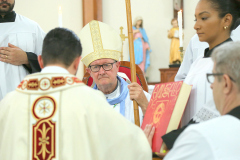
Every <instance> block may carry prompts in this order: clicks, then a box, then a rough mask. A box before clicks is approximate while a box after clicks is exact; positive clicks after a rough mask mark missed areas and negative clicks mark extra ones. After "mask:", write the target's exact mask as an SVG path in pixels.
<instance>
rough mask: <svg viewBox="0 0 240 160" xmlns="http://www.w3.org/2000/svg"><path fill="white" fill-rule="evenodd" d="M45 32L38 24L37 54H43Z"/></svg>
mask: <svg viewBox="0 0 240 160" xmlns="http://www.w3.org/2000/svg"><path fill="white" fill-rule="evenodd" d="M45 35H46V34H45V32H44V31H43V30H42V28H41V27H40V26H39V25H38V24H37V26H36V37H35V43H36V44H35V54H36V55H37V56H39V55H41V54H42V46H43V40H44V37H45Z"/></svg>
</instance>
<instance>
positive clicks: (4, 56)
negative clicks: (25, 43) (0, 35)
mask: <svg viewBox="0 0 240 160" xmlns="http://www.w3.org/2000/svg"><path fill="white" fill-rule="evenodd" d="M8 46H9V47H0V61H2V62H6V63H10V64H12V65H16V66H19V65H22V64H29V62H28V58H27V53H26V52H24V51H23V50H22V49H20V48H19V47H17V46H14V45H12V44H11V43H8Z"/></svg>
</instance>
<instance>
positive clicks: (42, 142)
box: [37, 123, 51, 159]
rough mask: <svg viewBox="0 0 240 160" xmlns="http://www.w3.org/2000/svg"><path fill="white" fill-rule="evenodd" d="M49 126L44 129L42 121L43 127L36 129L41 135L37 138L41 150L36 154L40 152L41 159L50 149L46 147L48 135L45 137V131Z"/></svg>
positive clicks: (46, 131)
mask: <svg viewBox="0 0 240 160" xmlns="http://www.w3.org/2000/svg"><path fill="white" fill-rule="evenodd" d="M50 129H51V128H48V129H46V125H45V123H43V128H42V130H41V129H38V131H39V132H40V133H41V135H42V137H40V138H39V141H40V143H39V144H38V145H39V146H42V148H41V150H40V151H39V152H38V154H37V155H40V154H42V157H43V159H45V158H46V152H47V153H50V151H49V150H48V149H47V144H49V137H47V133H48V131H49V130H50Z"/></svg>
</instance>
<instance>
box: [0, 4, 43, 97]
mask: <svg viewBox="0 0 240 160" xmlns="http://www.w3.org/2000/svg"><path fill="white" fill-rule="evenodd" d="M14 5H15V0H0V101H1V99H2V98H3V97H4V96H5V95H6V94H7V93H8V92H11V91H13V90H14V89H15V88H16V87H17V86H18V84H19V83H20V82H21V81H22V80H23V78H24V77H25V76H26V75H28V74H30V73H35V72H39V71H41V68H40V67H39V64H38V60H37V56H38V55H41V53H42V43H43V38H44V36H45V33H44V32H43V30H42V29H41V27H40V26H39V25H38V24H37V23H36V22H34V21H32V20H30V19H28V18H26V17H24V16H22V15H19V14H17V13H16V12H14V11H13V8H14Z"/></svg>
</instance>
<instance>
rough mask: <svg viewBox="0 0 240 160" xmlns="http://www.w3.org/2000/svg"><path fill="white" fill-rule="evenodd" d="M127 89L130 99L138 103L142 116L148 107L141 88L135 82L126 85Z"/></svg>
mask: <svg viewBox="0 0 240 160" xmlns="http://www.w3.org/2000/svg"><path fill="white" fill-rule="evenodd" d="M128 89H129V95H130V99H131V100H135V101H136V102H137V103H138V105H139V106H140V107H141V109H142V112H143V115H145V112H146V110H147V106H148V100H147V97H146V96H145V94H144V92H143V88H142V87H141V86H140V85H139V84H138V83H137V82H133V83H131V84H129V85H128Z"/></svg>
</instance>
